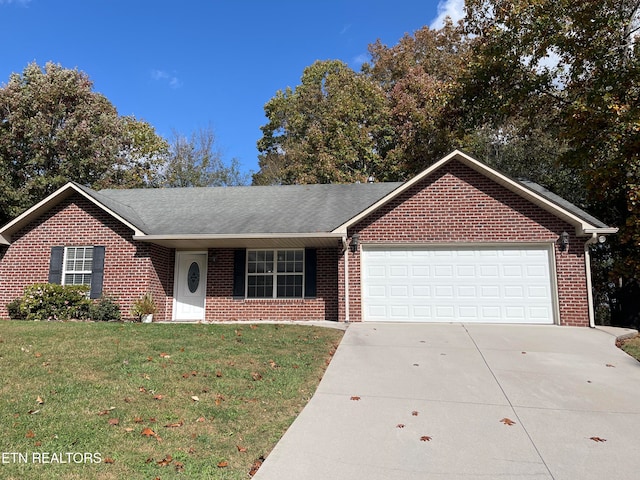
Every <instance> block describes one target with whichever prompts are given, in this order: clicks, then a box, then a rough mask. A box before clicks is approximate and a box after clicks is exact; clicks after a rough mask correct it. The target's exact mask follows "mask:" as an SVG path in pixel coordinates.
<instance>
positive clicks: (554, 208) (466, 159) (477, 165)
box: [333, 150, 617, 235]
mask: <svg viewBox="0 0 640 480" xmlns="http://www.w3.org/2000/svg"><path fill="white" fill-rule="evenodd" d="M454 159H455V160H459V161H461V162H462V163H464V164H465V165H467V166H468V167H470V168H472V169H474V170H476V171H477V172H479V173H481V174H483V175H485V176H486V177H488V178H490V179H492V180H494V181H495V182H497V183H499V184H500V185H502V186H503V187H505V188H507V189H509V190H511V191H512V192H514V193H516V194H518V195H520V196H522V197H524V198H526V199H528V200H529V201H531V202H532V203H534V204H536V205H538V206H539V207H541V208H543V209H544V210H546V211H548V212H550V213H552V214H554V215H556V216H558V217H560V218H562V219H564V220H566V221H567V222H568V223H571V224H572V225H574V226H575V227H576V234H578V235H585V234H587V233H588V231H589V230H590V229H591V230H594V229H597V230H598V231H600V230H610V231H607V232H604V231H602V232H600V233H615V232H614V231H613V230H615V231H616V232H617V229H598V228H597V227H595V226H594V225H591V224H590V223H589V222H586V221H585V220H583V219H581V218H579V217H577V216H576V215H574V214H573V213H571V212H569V211H568V210H566V209H564V208H562V207H560V206H559V205H556V204H555V203H553V202H551V201H549V200H547V199H546V198H544V197H543V196H541V195H539V194H538V193H536V192H534V191H532V190H529V189H528V188H525V187H523V186H522V185H521V184H519V183H518V182H516V181H514V180H512V179H510V178H509V177H507V176H506V175H503V174H501V173H499V172H498V171H496V170H494V169H493V168H491V167H489V166H488V165H485V164H484V163H482V162H479V161H478V160H476V159H475V158H472V157H470V156H469V155H467V154H466V153H463V152H461V151H460V150H454V151H453V152H451V153H450V154H449V155H447V156H446V157H444V158H442V159H441V160H438V161H437V162H436V163H434V164H433V165H431V166H430V167H429V168H427V169H426V170H423V171H422V172H421V173H419V174H418V175H416V176H415V177H413V178H412V179H410V180H407V181H406V182H405V183H403V184H402V185H401V186H400V187H398V188H396V189H395V190H394V191H392V192H390V193H389V194H388V195H386V196H385V197H383V198H381V199H380V200H378V201H377V202H376V203H374V204H373V205H371V206H370V207H369V208H367V209H366V210H364V211H362V212H361V213H359V214H358V215H356V216H355V217H353V218H351V219H350V220H348V221H347V222H345V223H343V224H342V225H340V226H339V227H337V228H336V229H335V230H333V231H334V232H346V231H347V229H348V228H349V227H351V226H352V225H355V224H356V223H357V222H359V221H360V220H362V219H363V218H365V217H367V216H368V215H370V214H371V213H373V212H374V211H376V210H377V209H378V208H380V207H381V206H383V205H384V204H386V203H387V202H389V201H390V200H392V199H393V198H395V197H396V196H398V195H400V194H401V193H403V192H405V191H406V190H408V189H409V188H411V187H412V186H413V185H415V184H416V183H418V182H420V181H421V180H422V179H424V178H425V177H427V176H428V175H430V174H431V173H433V172H435V171H436V170H438V169H439V168H440V167H442V166H443V165H445V164H446V163H448V162H450V161H451V160H454Z"/></svg>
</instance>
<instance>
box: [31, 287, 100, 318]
mask: <svg viewBox="0 0 640 480" xmlns="http://www.w3.org/2000/svg"><path fill="white" fill-rule="evenodd" d="M88 292H89V287H88V286H87V285H57V284H53V283H36V284H34V285H29V286H27V287H25V289H24V295H23V296H22V297H21V298H20V299H19V301H20V312H21V314H22V315H24V318H25V319H26V320H41V321H45V320H71V319H78V320H84V319H87V318H89V308H90V306H91V300H89V298H88V297H87V293H88Z"/></svg>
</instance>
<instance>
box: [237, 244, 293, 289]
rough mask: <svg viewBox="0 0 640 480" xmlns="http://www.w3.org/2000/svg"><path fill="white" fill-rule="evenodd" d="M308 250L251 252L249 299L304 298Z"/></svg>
mask: <svg viewBox="0 0 640 480" xmlns="http://www.w3.org/2000/svg"><path fill="white" fill-rule="evenodd" d="M303 279H304V250H249V251H247V298H302V296H303V295H302V292H303V291H304V289H303V283H304V282H303Z"/></svg>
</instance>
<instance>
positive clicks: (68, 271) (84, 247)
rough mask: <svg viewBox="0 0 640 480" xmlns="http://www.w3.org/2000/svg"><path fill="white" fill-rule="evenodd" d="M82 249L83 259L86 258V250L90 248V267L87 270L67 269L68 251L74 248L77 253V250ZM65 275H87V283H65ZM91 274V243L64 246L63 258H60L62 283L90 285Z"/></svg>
mask: <svg viewBox="0 0 640 480" xmlns="http://www.w3.org/2000/svg"><path fill="white" fill-rule="evenodd" d="M80 249H82V250H83V260H84V259H85V258H86V251H87V250H88V249H90V250H91V267H90V268H89V269H88V270H73V269H67V260H68V258H69V251H71V250H74V251H75V252H76V254H77V252H78V250H80ZM76 258H77V256H76ZM67 275H89V282H88V283H84V282H83V283H76V282H71V283H67ZM92 275H93V245H78V246H73V247H64V258H63V260H62V279H61V283H62V285H88V286H89V287H91V276H92Z"/></svg>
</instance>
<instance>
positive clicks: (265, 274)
mask: <svg viewBox="0 0 640 480" xmlns="http://www.w3.org/2000/svg"><path fill="white" fill-rule="evenodd" d="M253 252H273V271H272V272H260V273H249V257H250V254H251V253H253ZM278 252H302V260H301V262H302V271H301V272H278ZM244 274H245V292H244V295H245V298H247V299H250V300H265V299H285V300H287V299H289V300H291V299H294V300H295V299H302V298H304V290H305V276H306V272H305V250H304V248H252V249H247V260H246V264H245V268H244ZM291 275H297V276H300V277H301V278H302V286H301V292H300V296H295V297H279V296H278V277H279V276H291ZM268 276H271V278H272V296H271V297H250V296H249V277H268Z"/></svg>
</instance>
